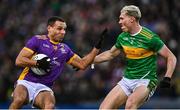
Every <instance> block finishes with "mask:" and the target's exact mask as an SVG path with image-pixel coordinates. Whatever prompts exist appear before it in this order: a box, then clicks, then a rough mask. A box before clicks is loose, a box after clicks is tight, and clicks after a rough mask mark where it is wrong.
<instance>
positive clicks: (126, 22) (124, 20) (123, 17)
mask: <svg viewBox="0 0 180 110" xmlns="http://www.w3.org/2000/svg"><path fill="white" fill-rule="evenodd" d="M119 24H120V26H121V30H122V31H123V32H129V31H130V28H131V26H132V17H131V16H128V15H127V14H126V12H122V13H121V14H120V16H119Z"/></svg>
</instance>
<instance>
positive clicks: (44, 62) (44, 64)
mask: <svg viewBox="0 0 180 110" xmlns="http://www.w3.org/2000/svg"><path fill="white" fill-rule="evenodd" d="M50 63H51V59H50V58H49V57H44V58H42V59H41V60H37V63H36V66H37V67H38V68H41V69H43V70H45V71H46V72H49V70H50V65H51V64H50Z"/></svg>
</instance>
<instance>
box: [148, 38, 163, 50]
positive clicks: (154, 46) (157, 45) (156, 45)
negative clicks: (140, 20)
mask: <svg viewBox="0 0 180 110" xmlns="http://www.w3.org/2000/svg"><path fill="white" fill-rule="evenodd" d="M163 45H164V43H163V41H162V40H161V39H160V38H159V36H158V35H154V36H153V37H152V39H151V41H150V49H151V50H153V51H154V52H158V51H159V50H160V49H161V48H162V47H163Z"/></svg>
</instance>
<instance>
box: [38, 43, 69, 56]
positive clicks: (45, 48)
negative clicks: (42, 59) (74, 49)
mask: <svg viewBox="0 0 180 110" xmlns="http://www.w3.org/2000/svg"><path fill="white" fill-rule="evenodd" d="M39 52H40V53H44V54H46V55H48V56H50V57H51V58H54V57H55V58H56V59H65V57H66V55H67V53H68V50H67V49H66V48H65V47H64V46H62V45H50V44H46V43H44V44H42V45H41V47H40V48H39Z"/></svg>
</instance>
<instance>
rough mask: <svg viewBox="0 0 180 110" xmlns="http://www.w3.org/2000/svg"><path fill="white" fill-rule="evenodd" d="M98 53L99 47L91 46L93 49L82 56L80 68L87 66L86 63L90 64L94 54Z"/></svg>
mask: <svg viewBox="0 0 180 110" xmlns="http://www.w3.org/2000/svg"><path fill="white" fill-rule="evenodd" d="M98 53H99V49H96V48H93V50H92V51H91V52H90V53H89V54H88V55H86V56H85V57H83V58H82V63H81V64H82V65H81V69H85V68H87V66H88V65H90V64H91V63H92V62H93V61H94V58H95V57H96V55H97V54H98Z"/></svg>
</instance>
